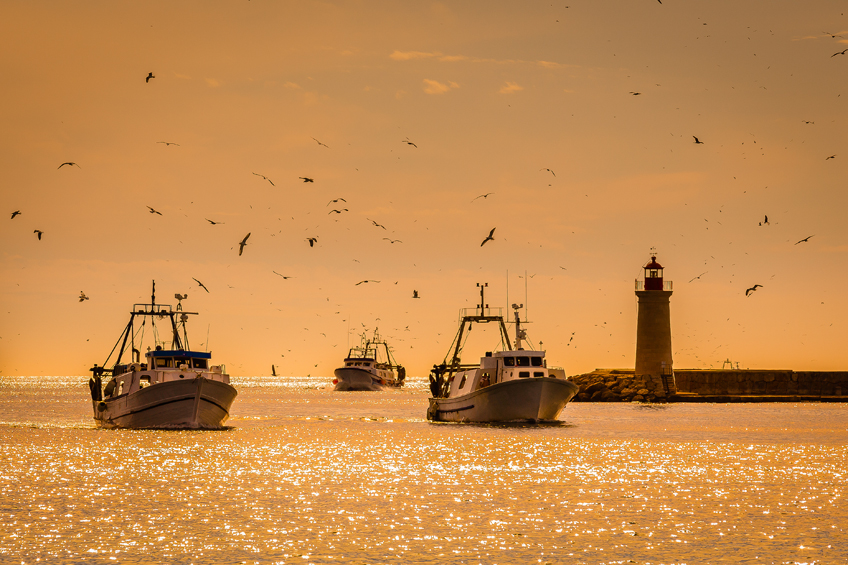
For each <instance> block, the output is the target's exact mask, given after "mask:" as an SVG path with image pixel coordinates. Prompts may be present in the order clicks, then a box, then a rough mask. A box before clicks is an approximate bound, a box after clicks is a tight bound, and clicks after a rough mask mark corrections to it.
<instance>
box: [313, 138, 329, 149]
mask: <svg viewBox="0 0 848 565" xmlns="http://www.w3.org/2000/svg"><path fill="white" fill-rule="evenodd" d="M312 139H315V138H314V137H313V138H312ZM315 143H317V144H318V145H323V146H324V147H326V148H327V149H329V148H330V146H329V145H327V144H326V143H321V142H320V141H318V140H317V139H315Z"/></svg>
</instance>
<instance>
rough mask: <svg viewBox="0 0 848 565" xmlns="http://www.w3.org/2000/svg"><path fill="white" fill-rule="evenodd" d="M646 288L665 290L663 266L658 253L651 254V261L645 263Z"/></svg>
mask: <svg viewBox="0 0 848 565" xmlns="http://www.w3.org/2000/svg"><path fill="white" fill-rule="evenodd" d="M645 290H663V267H662V265H660V264H659V263H657V257H656V255H651V262H650V263H648V264H647V265H645Z"/></svg>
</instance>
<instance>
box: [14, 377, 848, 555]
mask: <svg viewBox="0 0 848 565" xmlns="http://www.w3.org/2000/svg"><path fill="white" fill-rule="evenodd" d="M87 380H88V378H87V377H85V376H80V377H76V376H75V377H6V376H2V377H0V563H15V564H17V563H21V564H30V563H197V564H201V563H296V564H310V563H316V564H317V563H355V564H381V563H434V564H436V563H438V564H442V563H474V564H477V563H480V564H498V563H518V564H571V563H592V564H606V563H610V564H611V563H616V564H618V563H645V564H648V563H650V564H664V563H675V564H678V563H848V537H847V536H846V527H848V502H846V484H848V447H846V439H848V405H845V404H830V403H797V404H793V403H765V404H662V405H646V404H629V403H628V404H623V403H603V404H600V403H598V404H593V403H572V404H569V405H568V406H567V407H566V408H565V410H564V411H563V412H562V414H561V416H560V421H558V422H555V423H550V424H544V425H472V424H446V423H430V422H428V421H427V420H426V409H427V404H428V402H427V398H428V396H429V390H428V386H427V383H426V382H425V381H423V380H411V381H410V382H408V383H407V386H406V387H405V388H403V389H400V390H390V391H384V392H335V391H333V390H332V387H331V385H330V377H239V378H236V377H234V378H233V384H234V385H235V386H236V388H237V389H238V391H239V395H238V397H237V398H236V400H235V402H234V404H233V407H232V416H231V418H230V419H229V420H228V421H227V426H228V427H227V428H226V429H224V430H220V431H152V430H101V429H97V428H96V427H95V425H94V421H93V419H92V408H91V402H90V400H89V391H88V385H87Z"/></svg>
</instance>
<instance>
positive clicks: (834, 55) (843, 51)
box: [830, 49, 848, 58]
mask: <svg viewBox="0 0 848 565" xmlns="http://www.w3.org/2000/svg"><path fill="white" fill-rule="evenodd" d="M846 51H848V49H843V50H842V51H837V52H836V53H834V54H833V55H831V56H830V57H831V58H833V57H836V56H837V55H844V54H845V52H846Z"/></svg>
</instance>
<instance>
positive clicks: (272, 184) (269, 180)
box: [253, 173, 277, 186]
mask: <svg viewBox="0 0 848 565" xmlns="http://www.w3.org/2000/svg"><path fill="white" fill-rule="evenodd" d="M253 174H254V175H256V176H257V177H262V178H263V179H265V180H267V181H268V182H270V183H271V186H277V185H276V184H274V183H273V182H271V179H269V178H268V177H266V176H265V175H260V174H259V173H253Z"/></svg>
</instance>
